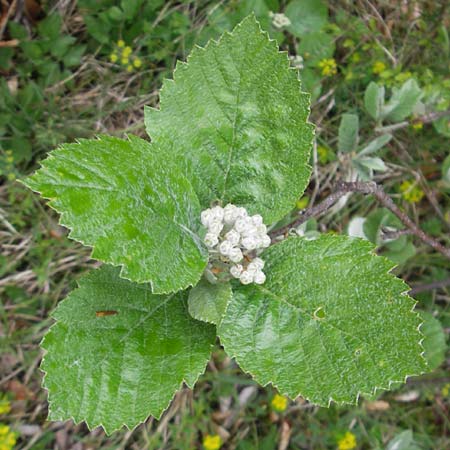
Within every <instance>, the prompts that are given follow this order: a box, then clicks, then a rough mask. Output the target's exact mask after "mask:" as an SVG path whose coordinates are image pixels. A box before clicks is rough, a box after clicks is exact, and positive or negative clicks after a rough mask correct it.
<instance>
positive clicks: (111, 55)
mask: <svg viewBox="0 0 450 450" xmlns="http://www.w3.org/2000/svg"><path fill="white" fill-rule="evenodd" d="M117 59H118V56H117V54H116V53H111V54H110V55H109V60H110V61H111V62H112V63H115V62H116V61H117Z"/></svg>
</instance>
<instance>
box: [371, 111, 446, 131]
mask: <svg viewBox="0 0 450 450" xmlns="http://www.w3.org/2000/svg"><path fill="white" fill-rule="evenodd" d="M447 116H450V109H447V110H445V111H434V112H430V113H428V114H425V115H423V116H420V117H417V119H415V120H413V121H412V123H414V122H422V123H430V122H434V121H435V120H437V119H440V118H442V117H447ZM410 125H411V122H408V121H406V120H405V121H403V122H399V123H394V124H393V125H386V126H384V127H377V128H375V132H376V133H390V132H391V131H395V130H400V129H402V128H406V127H409V126H410Z"/></svg>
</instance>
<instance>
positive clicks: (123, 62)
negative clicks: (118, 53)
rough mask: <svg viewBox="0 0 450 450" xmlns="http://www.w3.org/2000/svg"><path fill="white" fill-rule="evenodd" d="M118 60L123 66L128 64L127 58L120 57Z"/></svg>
mask: <svg viewBox="0 0 450 450" xmlns="http://www.w3.org/2000/svg"><path fill="white" fill-rule="evenodd" d="M120 62H121V63H122V64H123V65H124V66H127V65H128V62H129V61H128V58H122V59H121V60H120Z"/></svg>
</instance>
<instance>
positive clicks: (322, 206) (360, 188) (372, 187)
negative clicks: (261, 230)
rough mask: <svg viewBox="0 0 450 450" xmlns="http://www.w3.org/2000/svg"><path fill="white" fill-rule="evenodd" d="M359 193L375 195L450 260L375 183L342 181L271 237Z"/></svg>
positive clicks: (427, 242)
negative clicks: (345, 196) (349, 195)
mask: <svg viewBox="0 0 450 450" xmlns="http://www.w3.org/2000/svg"><path fill="white" fill-rule="evenodd" d="M351 192H357V193H360V194H365V195H373V196H374V197H375V198H376V199H377V200H378V201H379V202H380V203H381V204H382V205H383V206H384V207H385V208H387V209H389V211H391V212H392V213H394V214H395V215H396V216H397V217H398V218H399V219H400V221H401V222H402V223H403V225H405V227H406V228H408V229H409V230H410V232H411V234H413V235H414V236H416V237H418V238H419V239H420V240H421V241H422V242H425V243H426V244H428V245H429V246H430V247H432V248H434V249H435V250H436V251H438V252H439V253H441V254H442V255H444V256H445V257H446V258H448V259H450V249H448V248H445V247H444V246H443V245H442V244H440V243H439V242H438V241H437V240H436V239H433V238H432V237H431V236H428V235H427V234H426V233H425V232H424V231H423V230H421V229H420V228H419V227H418V226H417V225H416V224H415V223H414V222H413V221H412V220H411V219H410V218H409V217H408V216H407V215H406V214H405V213H404V212H403V211H402V210H401V209H400V208H399V207H398V206H397V205H396V204H395V203H394V202H393V201H392V199H391V198H390V197H389V196H388V195H387V194H386V192H384V190H383V188H382V187H381V186H379V185H377V184H376V183H375V182H373V181H368V182H361V181H349V182H345V181H341V182H338V183H337V184H336V190H335V191H334V192H333V193H331V194H330V195H329V196H328V197H327V198H326V199H325V200H323V201H322V202H321V203H319V204H318V205H315V206H313V207H312V208H307V209H305V210H303V211H301V212H300V213H299V217H298V218H297V219H296V220H294V221H293V222H292V223H290V224H289V225H286V226H285V227H282V228H279V229H278V230H274V231H272V232H271V233H270V235H271V237H272V238H273V237H275V236H279V235H283V234H286V233H287V232H289V230H291V229H292V228H297V227H298V226H300V225H301V224H302V223H304V222H306V221H307V220H308V219H309V218H311V217H316V216H319V215H320V214H323V213H324V212H326V211H328V210H329V209H330V208H331V207H332V206H333V205H334V204H335V203H336V202H337V201H338V200H339V199H340V198H342V197H343V196H344V195H346V194H348V193H351Z"/></svg>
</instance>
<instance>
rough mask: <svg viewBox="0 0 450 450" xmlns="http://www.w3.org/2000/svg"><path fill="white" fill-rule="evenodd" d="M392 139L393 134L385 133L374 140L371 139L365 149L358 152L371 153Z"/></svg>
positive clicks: (362, 153) (360, 153) (361, 153)
mask: <svg viewBox="0 0 450 450" xmlns="http://www.w3.org/2000/svg"><path fill="white" fill-rule="evenodd" d="M391 139H392V134H383V135H382V136H379V137H377V138H376V139H374V140H373V141H370V142H369V143H368V144H367V145H366V146H365V147H364V148H363V149H361V150H360V151H359V152H358V153H359V155H370V154H371V153H375V152H377V151H378V150H380V149H381V148H383V147H384V146H385V145H386V144H387V143H388V142H389V141H390V140H391Z"/></svg>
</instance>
